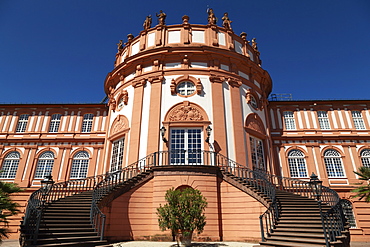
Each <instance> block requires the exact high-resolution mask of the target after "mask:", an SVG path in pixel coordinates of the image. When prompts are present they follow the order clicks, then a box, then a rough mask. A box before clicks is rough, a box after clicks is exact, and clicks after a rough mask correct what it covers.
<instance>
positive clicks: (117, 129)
mask: <svg viewBox="0 0 370 247" xmlns="http://www.w3.org/2000/svg"><path fill="white" fill-rule="evenodd" d="M128 130H129V126H128V120H127V118H126V117H125V116H123V115H118V116H117V117H116V119H115V120H114V121H113V124H112V128H111V131H110V138H111V139H115V138H118V137H120V136H122V135H124V134H125V133H126V132H127V131H128Z"/></svg>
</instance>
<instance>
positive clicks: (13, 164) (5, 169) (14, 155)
mask: <svg viewBox="0 0 370 247" xmlns="http://www.w3.org/2000/svg"><path fill="white" fill-rule="evenodd" d="M20 157H21V156H20V155H19V153H18V152H15V151H14V152H11V153H9V154H8V155H7V156H6V157H5V159H4V162H3V165H2V167H1V172H0V178H15V174H16V173H17V170H18V164H19V159H20Z"/></svg>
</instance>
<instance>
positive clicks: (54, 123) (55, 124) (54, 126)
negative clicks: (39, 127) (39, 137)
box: [49, 114, 62, 133]
mask: <svg viewBox="0 0 370 247" xmlns="http://www.w3.org/2000/svg"><path fill="white" fill-rule="evenodd" d="M61 117H62V114H53V115H52V116H51V120H50V125H49V132H51V133H56V132H58V129H59V125H60V119H61Z"/></svg>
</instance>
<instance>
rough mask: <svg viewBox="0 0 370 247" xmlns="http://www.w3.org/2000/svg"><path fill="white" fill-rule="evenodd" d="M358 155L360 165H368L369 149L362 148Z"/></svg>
mask: <svg viewBox="0 0 370 247" xmlns="http://www.w3.org/2000/svg"><path fill="white" fill-rule="evenodd" d="M360 155H361V163H362V166H366V167H370V149H364V150H362V151H361V154H360Z"/></svg>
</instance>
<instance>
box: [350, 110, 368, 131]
mask: <svg viewBox="0 0 370 247" xmlns="http://www.w3.org/2000/svg"><path fill="white" fill-rule="evenodd" d="M351 114H352V120H353V124H354V125H355V129H356V130H364V129H365V123H364V119H363V118H362V114H361V112H360V111H352V112H351Z"/></svg>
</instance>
